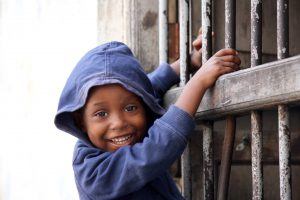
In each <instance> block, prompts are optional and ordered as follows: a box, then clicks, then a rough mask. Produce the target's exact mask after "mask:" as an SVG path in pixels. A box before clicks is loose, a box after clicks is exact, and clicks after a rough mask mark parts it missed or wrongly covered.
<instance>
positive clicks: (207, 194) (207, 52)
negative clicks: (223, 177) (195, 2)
mask: <svg viewBox="0 0 300 200" xmlns="http://www.w3.org/2000/svg"><path fill="white" fill-rule="evenodd" d="M211 56H212V0H202V64H204V63H205V62H206V61H207V60H208V59H209V58H210V57H211ZM213 175H214V166H213V126H212V124H211V123H210V122H206V123H205V125H204V128H203V187H204V188H203V196H204V197H203V199H205V200H213V199H214V176H213Z"/></svg>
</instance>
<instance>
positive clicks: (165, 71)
mask: <svg viewBox="0 0 300 200" xmlns="http://www.w3.org/2000/svg"><path fill="white" fill-rule="evenodd" d="M148 78H149V79H150V81H151V83H152V86H153V88H154V90H155V92H156V94H157V95H158V98H160V99H161V98H162V97H163V95H164V94H165V93H166V92H167V91H168V90H169V89H170V88H171V87H172V86H173V85H175V84H177V83H179V81H180V79H179V76H178V75H177V74H176V73H175V72H174V71H173V69H172V68H171V67H170V65H169V64H168V63H162V64H161V65H160V66H159V67H158V68H157V69H155V70H154V71H153V72H151V73H150V74H148Z"/></svg>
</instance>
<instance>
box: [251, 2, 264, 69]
mask: <svg viewBox="0 0 300 200" xmlns="http://www.w3.org/2000/svg"><path fill="white" fill-rule="evenodd" d="M261 58H262V0H251V67H255V66H257V65H260V64H261Z"/></svg>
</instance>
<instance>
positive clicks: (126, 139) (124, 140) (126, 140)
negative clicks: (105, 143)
mask: <svg viewBox="0 0 300 200" xmlns="http://www.w3.org/2000/svg"><path fill="white" fill-rule="evenodd" d="M132 139H133V134H130V135H124V136H120V137H116V138H112V139H110V141H111V142H112V143H113V144H115V145H125V144H130V143H131V140H132Z"/></svg>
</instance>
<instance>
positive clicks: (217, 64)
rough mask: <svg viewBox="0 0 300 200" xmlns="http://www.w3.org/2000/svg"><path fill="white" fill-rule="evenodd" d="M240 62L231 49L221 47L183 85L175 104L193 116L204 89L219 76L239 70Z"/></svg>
mask: <svg viewBox="0 0 300 200" xmlns="http://www.w3.org/2000/svg"><path fill="white" fill-rule="evenodd" d="M240 63H241V60H240V58H239V57H238V56H237V52H236V51H235V50H233V49H222V50H220V51H218V52H217V53H216V54H215V55H213V56H212V57H211V58H210V59H209V60H208V61H207V62H206V63H205V64H204V65H203V66H202V67H201V68H200V69H199V70H198V71H197V72H196V73H195V75H194V76H193V77H192V78H191V80H190V81H189V82H188V83H187V84H186V86H185V87H184V89H183V91H182V93H181V95H180V96H179V98H178V100H177V101H176V103H175V105H176V106H177V107H179V108H181V109H182V110H184V111H186V112H187V113H189V114H190V115H191V116H194V114H195V112H196V111H197V108H198V107H199V104H200V102H201V100H202V97H203V95H204V93H205V91H206V90H207V89H208V88H209V87H211V86H212V85H213V84H214V83H215V82H216V80H217V79H218V77H219V76H221V75H223V74H226V73H230V72H233V71H236V70H239V65H240Z"/></svg>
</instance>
